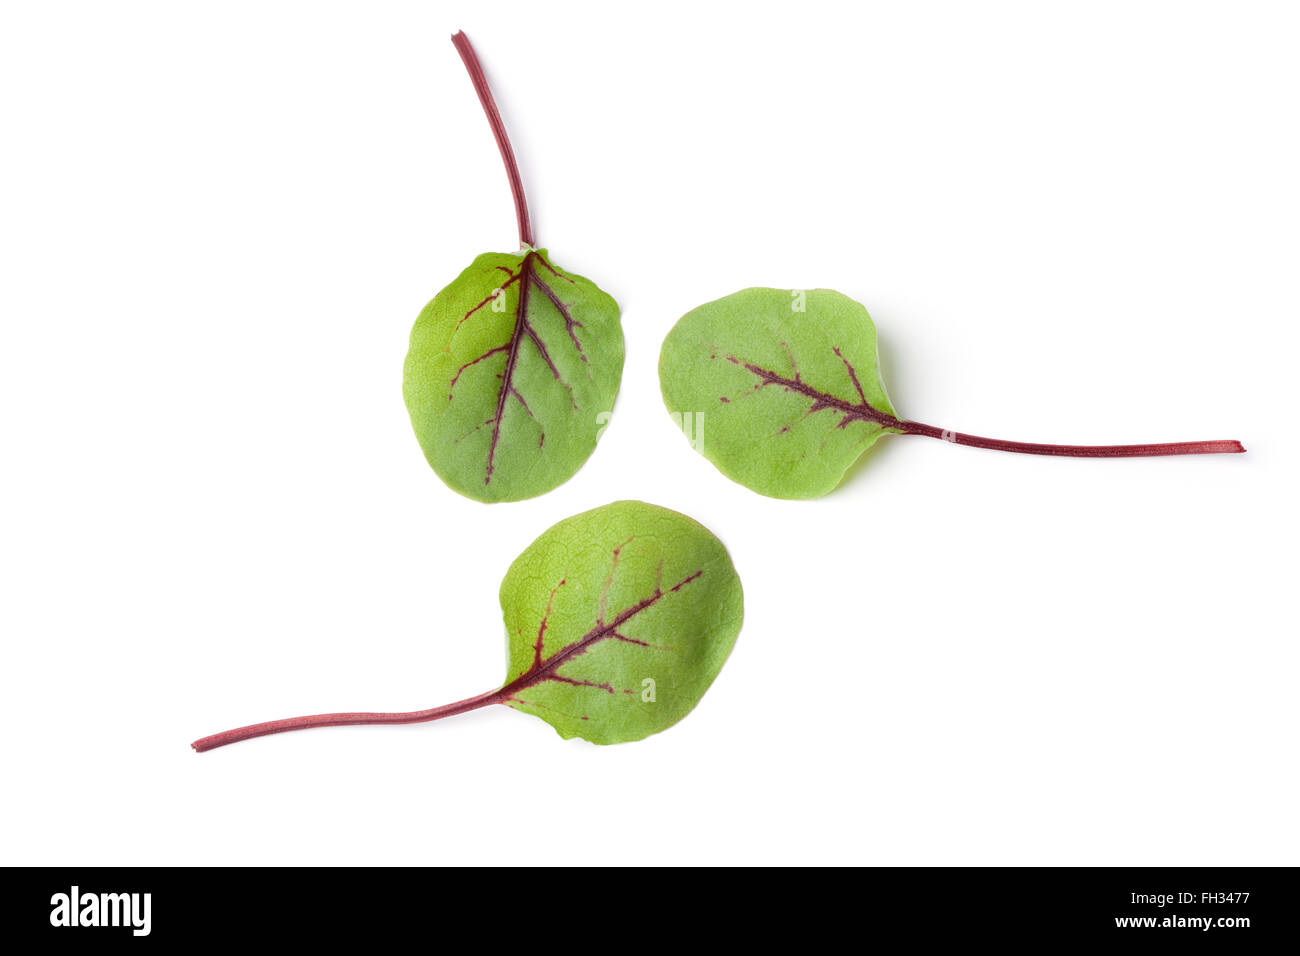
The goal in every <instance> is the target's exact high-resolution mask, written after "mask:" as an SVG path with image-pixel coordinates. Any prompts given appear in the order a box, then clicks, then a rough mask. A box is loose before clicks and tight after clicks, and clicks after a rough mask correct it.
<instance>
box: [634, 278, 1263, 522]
mask: <svg viewBox="0 0 1300 956" xmlns="http://www.w3.org/2000/svg"><path fill="white" fill-rule="evenodd" d="M659 383H660V388H661V390H662V391H663V397H664V403H665V404H666V405H667V406H668V410H669V412H671V413H672V414H673V415H674V416H675V417H677V418H678V421H679V424H680V425H681V426H682V428H683V430H684V431H686V432H687V433H688V435H690V436H691V437H692V444H694V445H695V447H696V448H697V449H698V450H699V451H701V452H702V453H703V454H704V456H705V457H706V458H708V459H709V460H710V461H712V462H713V463H714V464H715V465H716V466H717V467H718V469H719V470H720V471H721V472H722V473H723V474H724V475H726V476H727V477H729V478H731V479H733V480H734V481H738V482H740V483H741V484H742V485H745V486H746V487H747V488H751V489H753V490H754V491H757V492H759V493H760V494H764V495H770V496H772V497H774V498H817V497H820V496H821V495H824V494H827V493H828V492H830V491H832V490H833V489H834V488H835V486H836V485H838V484H839V483H840V480H841V479H842V478H843V476H844V472H845V471H846V470H847V469H848V467H849V466H850V465H851V464H853V462H854V461H856V460H857V459H858V457H859V456H860V455H861V454H862V453H863V452H864V451H865V450H866V449H867V448H870V447H871V446H872V445H873V444H875V442H876V441H877V439H879V438H880V437H881V436H882V435H889V434H899V435H924V436H927V437H930V438H941V439H943V440H945V441H949V442H952V443H954V444H958V445H973V446H975V447H977V448H992V449H997V450H1000V451H1012V452H1021V453H1024V454H1031V455H1057V456H1065V457H1082V458H1130V457H1139V456H1152V455H1203V454H1214V453H1220V452H1224V453H1231V452H1243V451H1245V448H1243V447H1242V445H1241V443H1240V442H1236V441H1206V442H1176V443H1171V444H1151V445H1040V444H1031V443H1028V442H1012V441H1003V440H1001V439H994V438H980V437H978V436H975V435H966V434H963V433H961V432H955V431H950V430H947V429H940V428H936V427H934V426H933V425H922V424H920V423H919V422H911V421H907V420H906V419H903V418H900V417H899V416H898V414H897V413H896V412H895V411H894V408H893V405H892V404H891V403H890V401H889V397H888V396H887V395H886V394H885V386H884V384H883V383H882V382H881V380H880V370H879V361H878V359H877V355H876V329H875V326H874V325H873V323H872V321H871V317H870V316H869V315H868V314H867V310H866V309H865V308H864V307H863V306H861V305H860V304H858V303H857V302H854V301H853V300H852V299H850V298H848V297H847V296H844V295H841V294H840V293H838V292H832V291H830V290H828V289H814V290H810V291H801V290H785V289H745V290H743V291H741V292H737V293H734V294H733V295H729V296H727V297H726V298H723V299H718V300H717V301H715V302H710V303H707V304H706V305H702V306H700V307H699V308H697V309H694V310H693V311H691V312H688V313H687V314H686V315H684V316H683V317H682V318H681V319H680V320H679V321H678V322H677V324H676V325H675V326H674V327H673V328H672V330H671V331H670V332H669V333H668V336H667V337H666V338H665V339H664V344H663V350H662V352H661V353H660V357H659Z"/></svg>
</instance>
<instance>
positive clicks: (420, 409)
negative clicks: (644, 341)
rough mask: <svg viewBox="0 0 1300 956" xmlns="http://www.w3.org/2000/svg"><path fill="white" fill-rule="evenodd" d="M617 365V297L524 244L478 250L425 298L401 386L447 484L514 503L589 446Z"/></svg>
mask: <svg viewBox="0 0 1300 956" xmlns="http://www.w3.org/2000/svg"><path fill="white" fill-rule="evenodd" d="M622 369H623V333H622V329H621V327H620V325H619V319H618V306H617V305H616V304H615V303H614V301H613V300H612V299H611V298H610V297H609V296H607V295H605V293H603V292H601V291H600V290H599V289H598V288H596V286H595V285H593V284H592V283H591V282H589V281H588V280H586V279H583V278H582V277H581V276H574V275H569V274H566V273H564V272H562V271H561V270H559V269H558V268H557V267H556V266H555V265H554V264H553V263H551V262H550V260H549V258H548V256H547V254H546V252H545V250H540V249H527V250H524V251H523V252H521V253H519V254H517V255H510V254H498V253H489V254H487V255H484V256H480V257H479V258H478V259H476V260H475V262H474V264H473V265H471V266H470V268H469V269H467V270H465V272H463V273H462V274H461V276H460V277H459V278H458V279H457V280H456V281H455V282H453V283H452V284H451V285H450V286H448V287H447V288H446V289H444V290H443V291H442V292H440V293H439V294H438V295H437V296H436V297H435V298H434V300H433V301H432V302H431V303H430V304H429V305H428V306H427V307H426V308H425V310H424V312H422V313H421V315H420V318H419V319H418V320H417V321H416V324H415V328H414V329H413V330H412V332H411V348H410V350H409V352H408V353H407V360H406V372H405V383H404V391H405V396H406V404H407V408H408V410H409V411H410V413H411V422H412V425H413V426H414V428H415V433H416V436H417V437H418V438H419V440H420V444H421V447H422V448H423V449H424V453H425V457H426V458H427V459H428V461H429V463H430V464H431V465H432V466H433V468H434V470H435V471H436V472H437V473H438V475H439V476H440V477H441V478H442V479H443V480H444V481H446V482H447V484H449V485H450V486H451V487H452V488H454V489H455V490H457V491H459V492H461V493H462V494H465V495H468V496H469V497H472V498H477V499H479V500H481V501H517V500H520V499H523V498H529V497H533V496H535V495H538V494H542V493H543V492H545V491H549V490H550V489H551V488H553V487H555V486H556V485H558V484H560V483H562V482H563V481H565V480H567V479H568V478H569V477H570V476H571V475H572V474H573V473H574V472H575V471H576V470H577V469H578V468H579V467H580V466H581V464H582V462H583V461H585V460H586V458H587V456H589V455H590V454H591V452H592V451H593V450H594V448H595V445H596V441H597V437H598V435H599V432H600V429H601V427H602V425H603V424H604V421H605V419H604V417H603V413H607V412H609V411H610V410H611V409H612V408H613V405H614V399H615V396H616V395H617V393H618V385H619V380H620V378H621V376H622ZM484 420H488V421H490V422H491V424H490V425H489V426H488V427H487V428H486V429H480V428H479V424H480V423H481V422H483V421H484ZM466 436H468V437H466Z"/></svg>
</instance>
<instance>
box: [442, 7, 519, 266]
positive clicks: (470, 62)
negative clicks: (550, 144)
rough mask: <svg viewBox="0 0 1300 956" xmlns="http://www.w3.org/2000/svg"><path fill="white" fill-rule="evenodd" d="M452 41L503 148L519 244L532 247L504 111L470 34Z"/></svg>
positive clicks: (500, 146) (454, 35)
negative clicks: (497, 101) (513, 202)
mask: <svg viewBox="0 0 1300 956" xmlns="http://www.w3.org/2000/svg"><path fill="white" fill-rule="evenodd" d="M451 42H452V43H454V44H455V45H456V52H457V53H459V54H460V58H461V59H462V60H463V61H464V62H465V69H466V70H468V71H469V78H470V80H471V81H472V82H473V83H474V92H475V93H477V94H478V101H479V102H480V103H482V104H483V112H484V113H486V114H487V119H488V124H489V125H490V126H491V127H492V135H493V136H495V137H496V140H497V148H498V149H499V150H501V160H502V161H503V162H504V163H505V164H506V176H507V177H508V178H509V179H510V191H511V192H512V193H513V194H514V197H515V219H516V220H518V222H519V244H520V246H527V247H528V248H530V249H531V248H532V247H533V245H534V243H533V227H532V225H531V223H529V221H528V200H527V199H525V198H524V183H523V180H522V179H520V177H519V165H518V164H517V163H516V162H515V151H514V150H513V149H511V148H510V137H508V136H507V135H506V125H505V123H503V122H502V121H501V114H500V112H498V111H497V104H496V101H495V100H494V99H492V89H491V87H489V86H488V81H487V77H485V76H484V75H483V67H482V65H480V63H479V61H478V56H477V55H476V54H475V53H474V47H473V46H472V45H471V44H470V42H469V37H467V36H465V32H464V31H463V30H462V31H461V32H459V33H456V34H453V36H452V38H451Z"/></svg>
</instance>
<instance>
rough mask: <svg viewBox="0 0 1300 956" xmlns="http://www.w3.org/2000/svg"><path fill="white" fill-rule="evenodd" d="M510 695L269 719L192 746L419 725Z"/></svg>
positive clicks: (212, 747) (201, 749) (495, 693)
mask: <svg viewBox="0 0 1300 956" xmlns="http://www.w3.org/2000/svg"><path fill="white" fill-rule="evenodd" d="M508 696H509V694H508V692H507V690H506V688H504V687H503V688H498V689H497V690H490V691H488V692H487V693H486V694H479V695H478V696H477V697H467V698H465V699H464V700H458V701H456V702H455V703H454V704H443V705H442V706H441V707H433V708H430V709H429V710H412V711H408V712H407V713H402V714H367V713H358V714H316V715H314V716H311V717H289V718H287V719H285V720H268V721H266V722H265V723H261V724H249V725H248V726H247V727H237V728H236V729H234V730H227V731H225V732H224V733H220V734H213V735H212V736H211V737H203V738H201V739H199V740H196V741H194V743H192V744H190V746H191V747H193V748H194V749H195V750H197V751H198V752H199V753H203V752H204V751H205V750H215V749H216V748H217V747H224V746H226V744H237V743H239V742H240V741H241V740H252V739H253V738H254V737H265V736H267V735H268V734H282V733H285V732H286V731H289V730H308V729H310V728H312V727H338V726H340V725H344V724H418V723H421V722H423V721H427V720H440V719H442V718H443V717H453V716H455V715H456V714H463V713H465V712H467V711H471V710H477V709H478V708H480V707H486V706H487V705H488V704H497V703H500V702H502V701H503V700H505V699H506V698H507V697H508Z"/></svg>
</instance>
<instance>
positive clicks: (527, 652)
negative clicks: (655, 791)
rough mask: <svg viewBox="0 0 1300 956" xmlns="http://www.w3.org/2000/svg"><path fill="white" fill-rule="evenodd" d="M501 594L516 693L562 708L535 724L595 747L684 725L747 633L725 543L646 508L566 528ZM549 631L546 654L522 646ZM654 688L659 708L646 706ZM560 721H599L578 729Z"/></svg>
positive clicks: (524, 563)
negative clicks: (741, 632)
mask: <svg viewBox="0 0 1300 956" xmlns="http://www.w3.org/2000/svg"><path fill="white" fill-rule="evenodd" d="M559 581H564V582H565V584H564V586H563V587H560V586H559V585H558V583H557V582H559ZM501 594H502V609H503V610H504V612H505V619H506V625H507V627H506V632H507V634H508V635H510V641H509V648H510V664H509V668H508V673H509V675H510V676H509V679H508V680H507V683H506V688H507V690H508V691H509V693H510V694H511V695H512V696H516V697H521V698H523V699H524V700H526V701H529V702H532V703H544V704H549V705H550V706H551V707H553V708H555V709H556V712H548V713H544V712H542V711H541V710H538V711H537V712H536V716H539V717H541V718H542V719H543V720H546V721H547V722H548V723H551V724H552V725H553V726H554V727H555V728H556V730H557V731H559V732H560V734H561V735H562V736H565V737H569V736H575V735H576V736H582V737H585V738H586V739H588V740H593V741H595V742H597V743H613V742H616V741H618V740H626V739H636V738H639V737H641V736H645V735H646V734H649V733H654V732H656V731H657V730H661V729H663V728H665V727H667V726H669V725H670V724H671V723H673V722H675V721H676V720H679V719H680V718H681V717H682V716H684V715H685V714H686V713H687V712H688V711H689V710H690V708H691V707H692V706H693V705H694V702H695V700H697V699H698V697H699V695H701V694H703V692H704V689H705V688H706V687H707V686H708V683H709V682H710V681H712V679H713V675H714V674H716V671H717V669H718V668H721V666H722V661H723V660H724V659H725V657H726V653H727V651H729V650H730V646H731V643H732V642H733V641H734V639H735V632H736V631H738V629H739V625H740V605H741V595H740V585H739V580H738V579H737V578H736V576H735V570H734V569H733V568H732V566H731V562H730V559H729V558H728V557H727V554H726V551H725V549H723V548H722V546H721V544H720V543H719V542H718V541H717V539H716V538H714V537H713V536H712V535H710V534H708V532H706V531H705V530H704V529H703V528H701V527H700V526H699V525H697V524H696V523H695V522H693V521H691V520H690V519H688V518H684V517H683V516H681V515H678V514H676V513H675V512H671V511H668V510H667V509H663V508H655V507H654V506H652V505H646V504H642V503H641V502H632V501H626V502H618V503H617V504H613V505H607V506H606V507H605V508H598V509H596V510H595V511H591V512H587V513H586V514H584V515H578V516H575V517H574V518H570V519H568V521H567V522H561V523H560V524H559V525H557V526H556V527H555V528H553V529H551V531H549V532H547V533H546V534H544V535H542V537H540V538H539V539H538V540H537V541H536V542H534V543H533V545H532V546H531V547H530V548H529V549H528V550H527V551H525V552H524V554H523V555H521V556H520V558H519V560H518V561H516V562H515V564H514V565H513V566H512V567H511V569H510V571H509V573H508V574H507V575H506V580H505V582H504V583H503V584H502V589H501ZM543 621H545V648H544V652H542V653H540V654H539V652H538V649H537V646H538V645H537V640H523V639H521V638H520V637H518V636H516V635H517V634H518V633H522V634H523V635H528V636H531V635H534V634H537V632H538V629H539V628H540V627H541V622H543ZM519 629H522V631H521V632H520V630H519ZM666 652H667V653H666ZM647 680H648V681H650V684H649V685H646V683H645V682H646V681H647ZM647 686H650V687H652V688H653V693H650V694H648V695H647V696H648V697H649V698H652V700H651V699H647V700H643V699H642V691H643V690H644V689H645V688H646V687H647ZM557 712H567V713H574V714H585V715H586V716H588V717H589V718H590V719H589V720H588V721H583V722H581V726H579V724H578V723H572V722H570V723H566V722H565V721H564V720H563V719H561V718H560V717H559V716H558V713H557Z"/></svg>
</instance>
